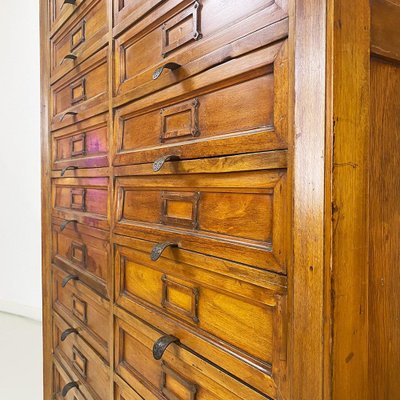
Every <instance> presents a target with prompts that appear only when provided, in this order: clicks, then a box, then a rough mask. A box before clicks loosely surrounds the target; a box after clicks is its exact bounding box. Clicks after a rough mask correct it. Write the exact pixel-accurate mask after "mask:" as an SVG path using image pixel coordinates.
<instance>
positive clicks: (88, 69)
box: [51, 48, 108, 130]
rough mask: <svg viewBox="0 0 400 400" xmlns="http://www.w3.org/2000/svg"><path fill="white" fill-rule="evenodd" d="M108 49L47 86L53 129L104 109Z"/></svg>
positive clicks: (106, 87)
mask: <svg viewBox="0 0 400 400" xmlns="http://www.w3.org/2000/svg"><path fill="white" fill-rule="evenodd" d="M107 55H108V49H107V48H104V49H102V50H100V51H99V52H97V53H96V54H95V55H94V56H92V57H90V58H89V59H87V60H86V61H84V62H83V63H82V64H80V65H79V66H78V67H76V68H75V69H73V70H72V71H70V72H69V73H68V74H67V75H65V77H64V78H62V79H61V80H59V81H58V82H57V83H55V84H54V85H52V86H51V115H52V117H53V118H52V121H51V128H52V130H57V129H59V128H62V127H64V126H67V125H71V124H73V123H76V122H79V121H83V120H85V119H87V118H89V117H91V116H93V115H97V114H100V113H102V112H105V111H107V110H108V105H107V99H108V94H107V93H108V65H107Z"/></svg>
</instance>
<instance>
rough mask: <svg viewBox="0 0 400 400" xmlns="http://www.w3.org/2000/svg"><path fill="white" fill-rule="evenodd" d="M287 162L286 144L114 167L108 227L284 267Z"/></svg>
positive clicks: (256, 264) (265, 265)
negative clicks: (159, 164)
mask: <svg viewBox="0 0 400 400" xmlns="http://www.w3.org/2000/svg"><path fill="white" fill-rule="evenodd" d="M285 168H286V152H285V151H281V152H268V153H258V154H252V155H240V156H231V157H221V158H214V159H202V160H191V161H179V162H171V163H168V165H165V166H164V168H162V169H161V171H160V172H158V173H154V172H153V169H152V166H151V165H149V164H143V165H137V166H130V167H120V168H119V169H115V173H116V175H121V176H119V177H117V179H116V205H115V210H116V212H115V214H114V216H115V219H116V220H115V230H114V231H115V232H116V233H119V234H122V235H129V236H132V237H137V238H143V239H147V240H151V241H153V242H158V243H159V244H160V246H161V244H162V243H167V244H170V245H172V246H176V247H178V249H186V250H193V251H196V252H199V253H205V254H209V255H213V256H216V257H220V258H224V259H227V260H232V261H237V262H241V263H244V264H248V265H251V266H254V267H257V268H262V269H266V270H271V271H276V272H285V271H286V261H285V260H286V250H285V245H286V241H285V237H287V234H286V231H287V221H288V218H287V217H288V207H287V206H288V201H287V198H286V197H287V194H286V169H285ZM125 175H127V176H125ZM161 248H162V246H161ZM177 252H178V253H179V250H177Z"/></svg>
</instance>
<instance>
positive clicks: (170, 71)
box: [114, 0, 288, 96]
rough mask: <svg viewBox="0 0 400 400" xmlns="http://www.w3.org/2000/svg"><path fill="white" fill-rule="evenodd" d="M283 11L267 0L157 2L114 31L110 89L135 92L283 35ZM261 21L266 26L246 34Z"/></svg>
mask: <svg viewBox="0 0 400 400" xmlns="http://www.w3.org/2000/svg"><path fill="white" fill-rule="evenodd" d="M139 3H144V2H132V5H130V7H139V8H140V7H141V5H140V4H139ZM152 3H157V2H152ZM122 10H123V9H122ZM286 16H287V12H286V11H285V10H282V9H281V8H280V7H279V6H278V5H277V4H276V3H275V2H274V1H271V0H250V1H246V2H245V3H243V6H241V5H240V4H239V3H238V2H233V1H224V2H221V1H203V2H201V3H200V2H198V1H191V2H187V1H182V0H180V1H178V0H170V1H166V2H161V3H160V6H159V7H156V8H154V10H153V11H152V12H150V13H148V14H147V16H146V17H144V18H142V19H140V20H139V21H138V22H137V23H136V24H134V25H133V26H132V27H131V28H130V29H129V30H127V31H125V32H124V33H122V34H121V35H120V36H117V37H116V46H115V86H114V91H115V94H117V95H122V94H125V93H127V92H130V91H134V92H137V91H138V90H139V93H140V96H141V95H143V91H147V92H150V91H154V90H156V89H160V88H161V87H165V86H168V85H170V84H171V83H176V82H178V81H181V80H184V79H186V78H187V77H188V76H191V75H193V74H196V73H199V72H201V71H204V70H206V69H209V68H210V67H212V66H214V65H218V64H221V63H223V62H225V61H227V60H229V59H231V58H234V57H237V56H238V55H240V54H244V53H247V52H249V51H252V50H255V49H256V48H259V47H260V46H265V45H267V44H268V43H272V42H274V41H277V40H279V39H283V38H285V37H286V36H287V33H288V25H287V20H286V21H284V19H285V17H286ZM122 25H124V24H122ZM267 26H270V28H268V29H267V31H268V32H264V31H263V32H262V33H261V34H260V33H256V34H254V35H253V36H251V35H252V34H253V33H255V32H257V31H259V30H262V29H263V28H265V27H267ZM123 27H124V28H125V26H123ZM116 33H117V32H115V29H114V34H116ZM242 38H243V40H242V41H241V42H239V43H237V44H235V45H233V42H235V41H237V40H239V39H242ZM240 43H242V44H243V45H242V44H240ZM244 43H246V45H244ZM233 47H235V49H234V48H233ZM169 63H172V64H169ZM163 67H165V68H164V70H163V69H162V68H163ZM146 84H147V86H146V87H143V88H141V87H142V86H143V85H146Z"/></svg>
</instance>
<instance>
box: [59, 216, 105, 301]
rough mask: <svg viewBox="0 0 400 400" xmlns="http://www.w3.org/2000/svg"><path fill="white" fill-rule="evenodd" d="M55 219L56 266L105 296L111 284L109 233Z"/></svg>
mask: <svg viewBox="0 0 400 400" xmlns="http://www.w3.org/2000/svg"><path fill="white" fill-rule="evenodd" d="M63 223H64V221H63V220H61V219H59V218H53V226H52V232H53V240H52V244H53V255H52V257H53V259H52V261H53V263H54V264H56V265H59V266H60V267H62V268H63V269H65V270H66V271H68V272H69V273H71V274H75V275H78V276H79V278H80V279H81V280H82V281H83V282H85V283H87V284H88V285H89V286H90V287H93V288H94V289H96V290H97V291H98V292H99V293H101V294H102V295H104V296H106V297H108V296H109V293H110V291H109V286H110V284H111V273H110V259H109V254H110V246H109V242H108V241H109V234H108V232H107V231H103V230H100V229H95V228H89V227H87V226H85V225H81V224H76V223H72V224H69V225H68V226H67V227H66V228H64V229H63Z"/></svg>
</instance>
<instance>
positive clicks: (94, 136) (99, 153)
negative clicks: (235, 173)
mask: <svg viewBox="0 0 400 400" xmlns="http://www.w3.org/2000/svg"><path fill="white" fill-rule="evenodd" d="M52 161H53V164H52V168H53V170H63V169H64V168H68V167H69V168H97V167H106V166H108V165H109V161H108V114H102V115H99V116H97V117H93V118H90V119H88V120H86V121H82V122H80V123H77V124H75V125H71V126H69V127H67V128H64V129H60V130H58V131H56V132H54V133H53V135H52Z"/></svg>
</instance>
